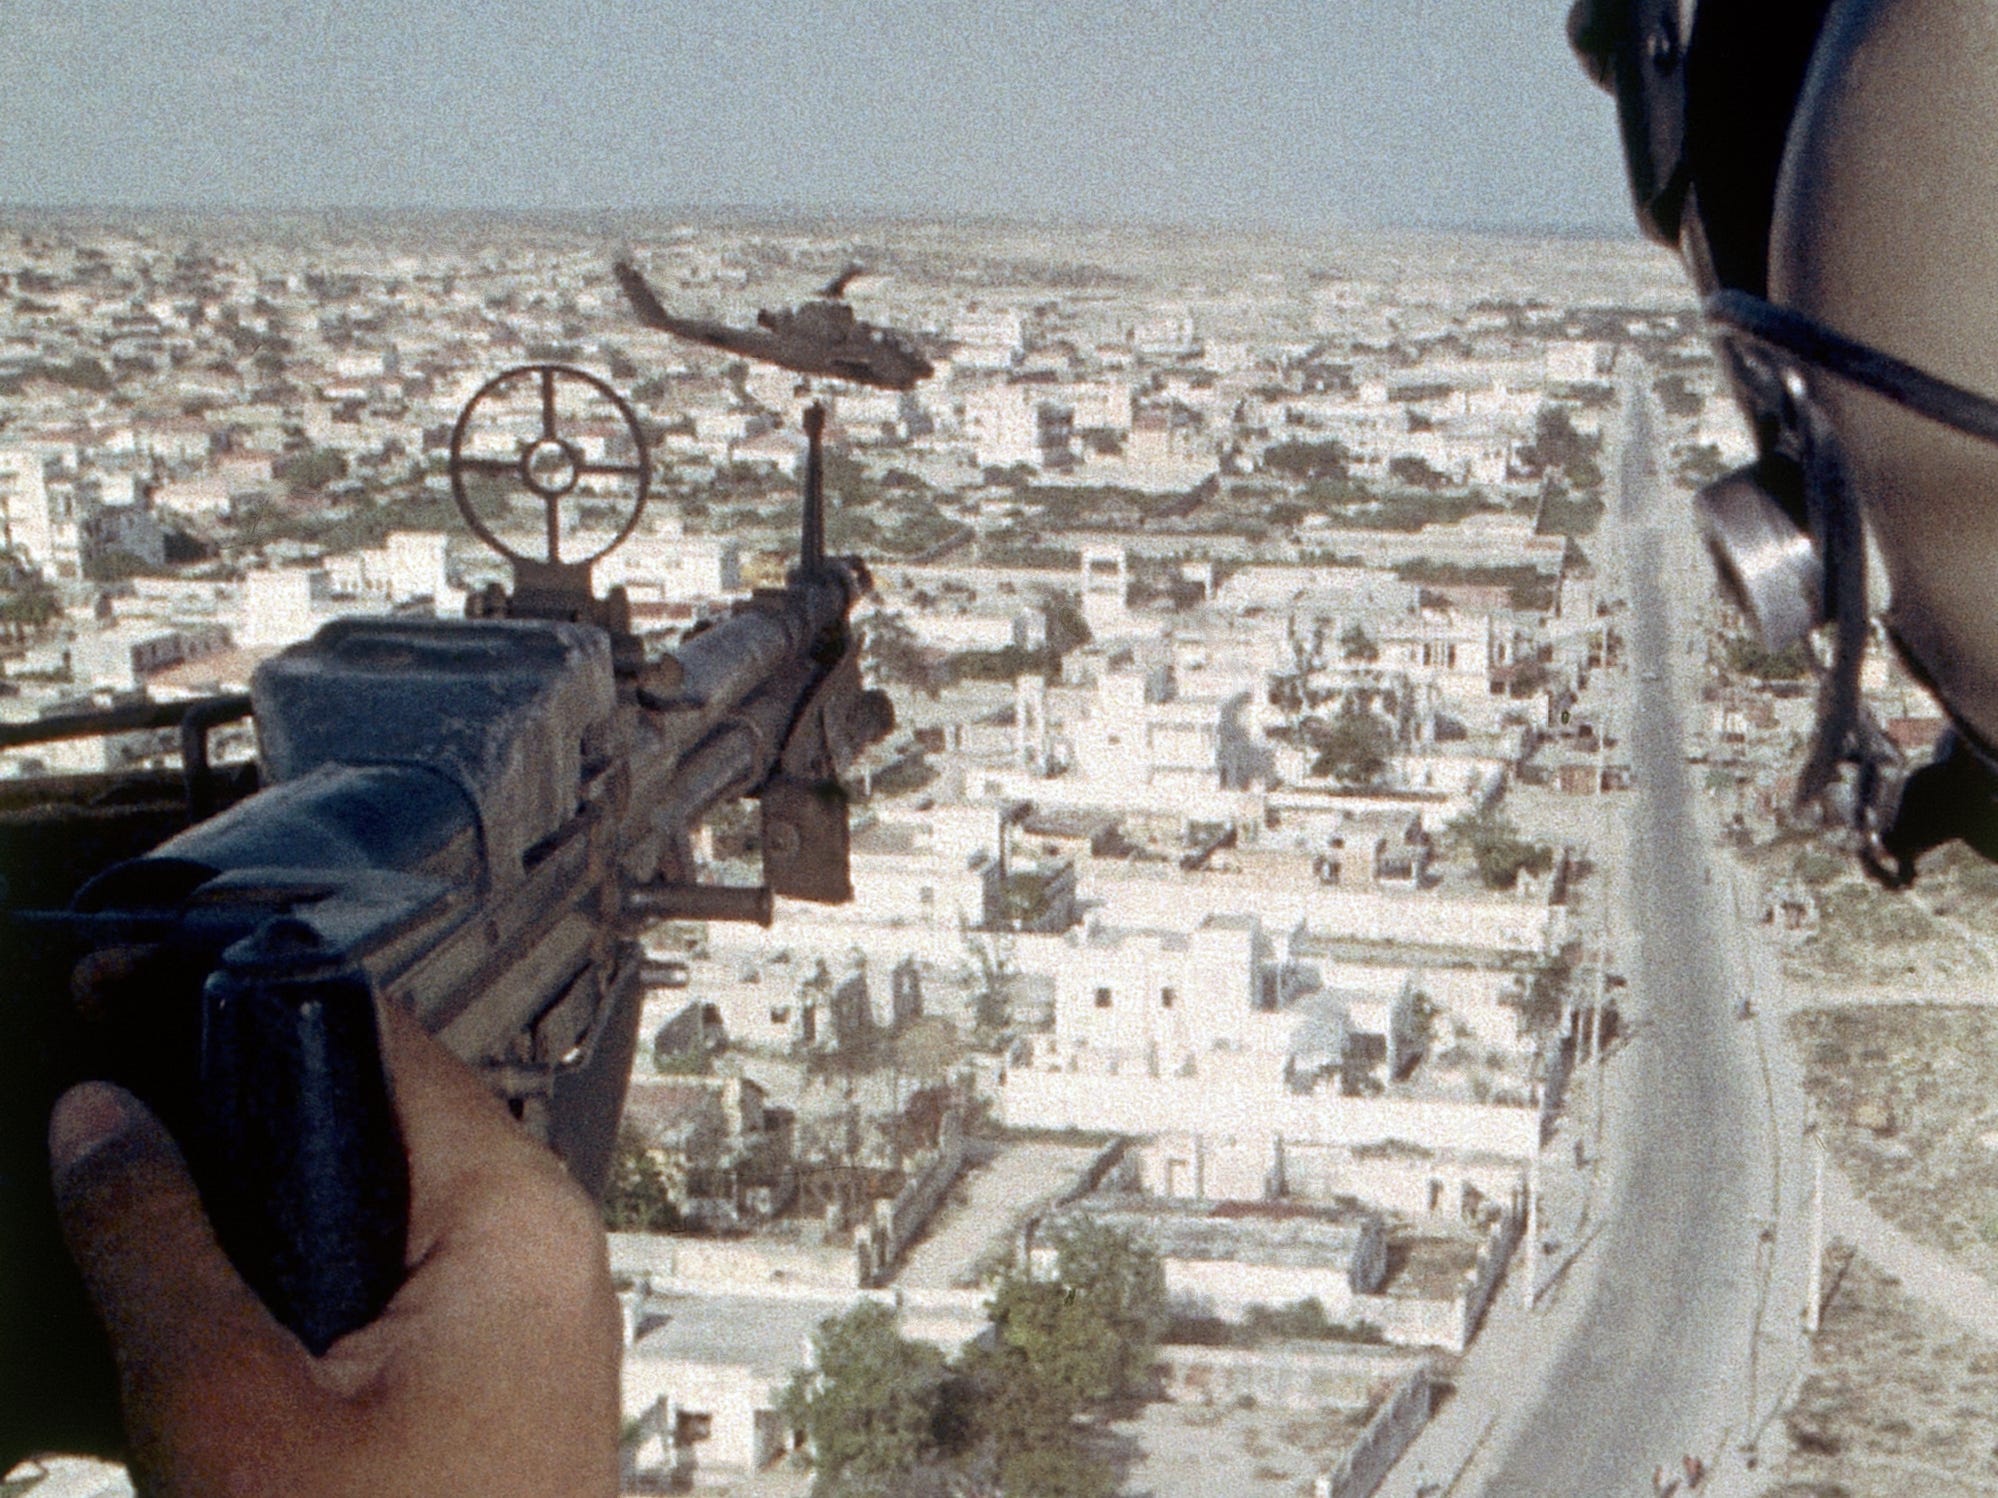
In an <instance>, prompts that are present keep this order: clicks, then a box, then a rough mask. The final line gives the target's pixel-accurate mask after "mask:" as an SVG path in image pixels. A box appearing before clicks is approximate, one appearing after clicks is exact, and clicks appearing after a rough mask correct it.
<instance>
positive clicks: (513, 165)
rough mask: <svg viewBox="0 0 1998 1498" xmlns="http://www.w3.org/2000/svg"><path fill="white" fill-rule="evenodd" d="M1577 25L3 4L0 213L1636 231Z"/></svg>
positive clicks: (1496, 14) (1216, 12)
mask: <svg viewBox="0 0 1998 1498" xmlns="http://www.w3.org/2000/svg"><path fill="white" fill-rule="evenodd" d="M1566 9H1567V0H1296V3H1275V0H1229V3H1220V0H1216V3H1208V4H1201V3H1195V0H1123V3H1118V4H1096V5H1083V4H1062V3H1059V0H1045V3H1038V4H1025V3H1018V0H984V3H977V0H881V3H873V4H868V3H860V0H753V3H748V0H705V3H701V4H684V3H677V0H653V3H615V0H543V3H540V4H529V3H526V0H459V3H456V4H444V3H437V0H310V3H307V0H0V203H7V204H60V205H89V204H138V205H175V206H190V207H314V206H383V207H406V208H423V207H434V208H467V207H472V208H477V207H493V208H527V209H559V208H569V207H574V208H636V209H668V210H671V209H677V208H687V207H724V206H729V207H733V206H753V207H784V208H803V209H814V208H821V207H831V208H843V209H857V210H868V211H884V212H917V213H928V212H949V213H973V214H989V215H998V216H1005V217H1015V216H1024V217H1032V218H1049V217H1052V218H1084V219H1114V220H1146V221H1161V220H1162V221H1175V222H1177V221H1191V222H1229V221H1234V222H1239V221H1242V220H1244V219H1250V220H1259V221H1264V222H1268V223H1271V224H1276V225H1282V226H1288V227H1299V228H1309V227H1317V226H1321V225H1335V224H1336V225H1350V226H1371V225H1420V226H1447V227H1459V226H1472V227H1502V228H1545V229H1559V230H1567V229H1607V230H1610V231H1613V232H1619V233H1621V232H1628V230H1629V225H1630V216H1629V212H1628V209H1627V208H1626V206H1625V197H1624V189H1623V184H1622V179H1621V174H1620V168H1619V165H1618V161H1617V154H1616V144H1615V130H1614V125H1613V119H1612V113H1611V109H1610V105H1609V101H1608V100H1607V98H1606V97H1604V96H1603V95H1601V94H1599V93H1597V92H1596V91H1595V90H1594V89H1593V88H1591V87H1590V86H1588V85H1587V84H1586V83H1585V82H1584V80H1583V78H1582V75H1581V73H1580V70H1579V69H1578V68H1577V67H1576V66H1575V64H1574V63H1573V61H1572V60H1571V58H1570V57H1569V55H1568V51H1567V47H1566V44H1565V42H1564V40H1563V36H1562V21H1563V18H1564V15H1565V13H1566Z"/></svg>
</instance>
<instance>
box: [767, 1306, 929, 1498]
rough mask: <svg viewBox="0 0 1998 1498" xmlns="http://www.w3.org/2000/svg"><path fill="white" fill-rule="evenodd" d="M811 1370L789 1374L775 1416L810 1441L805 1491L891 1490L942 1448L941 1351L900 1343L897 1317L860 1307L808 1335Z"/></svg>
mask: <svg viewBox="0 0 1998 1498" xmlns="http://www.w3.org/2000/svg"><path fill="white" fill-rule="evenodd" d="M812 1353H813V1357H812V1362H813V1366H812V1367H811V1368H809V1369H805V1370H802V1371H800V1372H799V1373H798V1374H796V1375H795V1376H794V1377H793V1378H792V1380H791V1382H790V1383H789V1384H788V1385H787V1386H786V1387H785V1389H784V1392H783V1393H782V1395H780V1396H779V1398H778V1402H777V1408H778V1411H779V1412H780V1413H781V1414H782V1415H783V1417H784V1418H785V1419H786V1420H788V1421H789V1422H790V1423H791V1424H792V1425H793V1426H794V1427H796V1428H798V1429H800V1430H802V1431H804V1432H805V1434H806V1436H807V1437H808V1438H809V1439H810V1441H811V1446H812V1463H813V1466H814V1469H815V1475H814V1477H813V1481H812V1492H813V1493H814V1494H815V1495H818V1498H829V1495H847V1494H861V1493H870V1492H883V1493H887V1492H893V1491H897V1490H898V1489H899V1485H900V1484H901V1483H902V1482H903V1480H904V1479H906V1478H907V1477H908V1475H909V1474H910V1473H912V1472H914V1471H915V1470H916V1469H917V1467H918V1466H919V1465H921V1464H922V1463H923V1462H924V1461H926V1460H927V1459H928V1458H930V1457H932V1456H933V1455H934V1454H935V1453H936V1452H937V1451H938V1449H939V1445H940V1442H939V1439H938V1438H939V1433H940V1432H939V1424H940V1420H941V1417H942V1416H943V1414H944V1412H945V1403H944V1394H945V1384H946V1377H947V1375H946V1369H945V1364H944V1358H943V1354H942V1353H940V1352H938V1351H937V1350H936V1348H934V1347H932V1346H930V1345H929V1344H928V1343H926V1342H915V1341H911V1340H910V1339H909V1338H907V1337H904V1336H903V1335H902V1333H901V1329H900V1327H899V1326H898V1325H897V1324H896V1319H895V1313H894V1312H893V1311H892V1310H890V1309H889V1308H888V1307H886V1306H884V1305H880V1304H878V1303H877V1302H874V1301H867V1302H864V1303H862V1304H861V1305H858V1306H855V1307H854V1308H853V1309H852V1310H851V1311H849V1312H847V1313H846V1314H845V1315H844V1316H832V1317H828V1318H827V1319H826V1320H824V1321H821V1322H820V1323H819V1329H818V1330H817V1331H815V1332H814V1333H812Z"/></svg>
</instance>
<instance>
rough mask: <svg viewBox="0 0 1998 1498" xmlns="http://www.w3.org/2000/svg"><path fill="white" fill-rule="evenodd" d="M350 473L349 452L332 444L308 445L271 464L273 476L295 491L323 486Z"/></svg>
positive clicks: (300, 491)
mask: <svg viewBox="0 0 1998 1498" xmlns="http://www.w3.org/2000/svg"><path fill="white" fill-rule="evenodd" d="M346 476H347V459H346V456H345V455H344V454H342V453H338V452H335V451H334V450H333V449H332V448H330V447H308V448H305V449H303V450H302V451H300V452H295V453H292V454H290V455H289V456H287V457H283V458H280V459H278V460H277V462H275V463H273V464H271V477H272V478H274V479H276V480H277V481H278V482H279V483H281V484H283V485H284V486H285V487H286V488H288V489H289V490H291V492H292V493H294V494H302V493H305V492H307V491H309V490H313V489H323V488H325V487H326V486H327V485H328V484H331V483H335V482H337V481H338V480H340V479H343V478H345V477H346Z"/></svg>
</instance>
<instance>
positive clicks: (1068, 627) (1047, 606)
mask: <svg viewBox="0 0 1998 1498" xmlns="http://www.w3.org/2000/svg"><path fill="white" fill-rule="evenodd" d="M1041 612H1042V614H1043V615H1044V616H1045V617H1046V619H1047V621H1048V653H1049V654H1050V655H1053V656H1055V657H1056V658H1057V659H1059V658H1060V657H1062V656H1064V655H1067V654H1068V653H1069V651H1071V650H1080V649H1081V648H1082V647H1083V646H1085V645H1087V644H1088V643H1089V640H1090V634H1089V621H1088V620H1086V619H1084V618H1083V617H1082V605H1081V604H1080V603H1079V602H1078V601H1077V600H1076V598H1075V596H1074V595H1073V594H1070V593H1050V594H1049V595H1048V596H1047V597H1046V598H1045V599H1044V600H1042V602H1041Z"/></svg>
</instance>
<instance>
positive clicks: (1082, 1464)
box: [946, 1339, 1116, 1498]
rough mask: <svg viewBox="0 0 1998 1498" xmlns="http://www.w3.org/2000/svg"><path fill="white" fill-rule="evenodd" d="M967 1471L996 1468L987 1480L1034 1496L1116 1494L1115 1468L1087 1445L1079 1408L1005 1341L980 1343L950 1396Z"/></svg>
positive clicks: (950, 1423) (953, 1429) (963, 1362)
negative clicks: (1079, 1422)
mask: <svg viewBox="0 0 1998 1498" xmlns="http://www.w3.org/2000/svg"><path fill="white" fill-rule="evenodd" d="M947 1411H948V1413H947V1415H946V1428H947V1429H948V1430H949V1432H950V1435H951V1439H952V1445H953V1449H954V1453H955V1455H956V1457H957V1462H958V1466H959V1468H960V1470H962V1471H964V1472H966V1473H967V1474H968V1475H974V1480H975V1477H976V1476H977V1475H985V1474H989V1475H990V1478H991V1479H992V1481H990V1482H988V1483H986V1484H984V1485H983V1486H984V1487H985V1488H986V1489H987V1490H989V1489H990V1488H993V1487H996V1488H997V1490H998V1491H1000V1492H1002V1493H1020V1494H1031V1495H1034V1498H1108V1495H1109V1494H1110V1493H1111V1492H1112V1491H1113V1490H1114V1489H1115V1486H1116V1482H1115V1478H1114V1475H1113V1474H1112V1473H1111V1471H1110V1470H1109V1468H1108V1467H1106V1466H1105V1465H1104V1464H1103V1463H1102V1462H1100V1461H1098V1460H1097V1459H1095V1458H1094V1457H1091V1456H1090V1455H1089V1454H1088V1453H1087V1452H1086V1451H1085V1450H1084V1449H1083V1446H1082V1442H1081V1440H1080V1438H1079V1433H1078V1431H1077V1429H1076V1424H1075V1414H1076V1410H1075V1406H1074V1404H1073V1403H1072V1402H1071V1401H1070V1400H1069V1399H1067V1398H1066V1397H1065V1396H1064V1395H1063V1393H1062V1391H1061V1390H1060V1388H1059V1387H1058V1386H1057V1385H1056V1384H1055V1383H1054V1382H1052V1381H1050V1380H1048V1379H1046V1378H1044V1377H1041V1376H1040V1375H1039V1374H1038V1372H1037V1371H1036V1369H1035V1368H1034V1365H1033V1363H1032V1361H1031V1360H1030V1359H1029V1358H1028V1356H1027V1354H1026V1353H1024V1352H1022V1351H1021V1350H1020V1349H1019V1348H1017V1347H1013V1346H1010V1345H1008V1344H1006V1343H1005V1342H987V1341H984V1340H983V1339H981V1340H979V1341H977V1342H974V1343H972V1344H971V1345H970V1346H969V1347H967V1348H966V1349H965V1350H964V1354H963V1356H962V1357H961V1358H960V1359H959V1360H958V1364H957V1377H956V1378H955V1379H954V1380H953V1381H952V1385H951V1391H950V1395H949V1398H948V1402H947Z"/></svg>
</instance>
